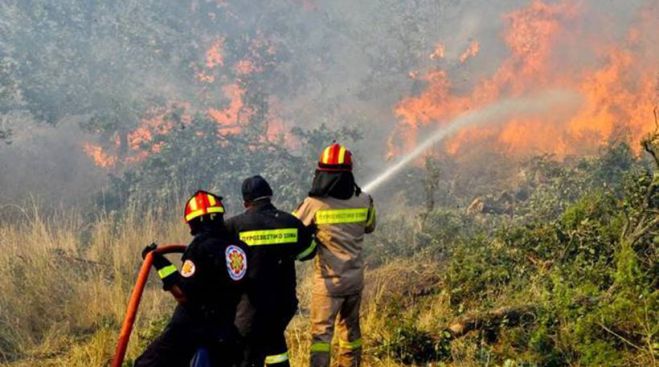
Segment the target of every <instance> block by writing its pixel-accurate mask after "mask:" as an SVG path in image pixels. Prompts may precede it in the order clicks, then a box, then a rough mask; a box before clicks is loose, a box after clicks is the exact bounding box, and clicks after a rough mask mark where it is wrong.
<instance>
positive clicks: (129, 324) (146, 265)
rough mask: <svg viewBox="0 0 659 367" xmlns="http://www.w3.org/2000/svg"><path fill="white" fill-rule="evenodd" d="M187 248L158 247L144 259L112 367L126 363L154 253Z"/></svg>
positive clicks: (118, 366) (169, 252)
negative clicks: (127, 350)
mask: <svg viewBox="0 0 659 367" xmlns="http://www.w3.org/2000/svg"><path fill="white" fill-rule="evenodd" d="M185 248H186V246H185V245H162V246H158V247H157V248H156V249H155V250H154V251H152V252H149V253H148V254H147V255H146V256H145V257H144V261H143V262H142V267H141V268H140V272H139V273H138V275H137V281H136V282H135V287H134V288H133V292H132V293H131V295H130V299H129V301H128V308H127V310H126V316H124V322H123V324H122V325H121V331H120V332H119V340H118V341H117V347H116V349H115V351H114V357H113V358H112V364H111V366H112V367H121V364H122V363H123V362H124V357H125V356H126V349H127V348H128V340H129V339H130V333H131V332H132V331H133V324H134V323H135V317H136V316H137V309H138V307H139V306H140V300H141V299H142V293H143V292H144V286H145V285H146V281H147V280H148V279H149V272H150V271H151V265H152V264H153V253H154V252H155V253H158V254H163V255H164V254H171V253H177V252H178V253H182V252H184V251H185Z"/></svg>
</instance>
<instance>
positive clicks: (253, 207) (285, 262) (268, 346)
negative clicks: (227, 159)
mask: <svg viewBox="0 0 659 367" xmlns="http://www.w3.org/2000/svg"><path fill="white" fill-rule="evenodd" d="M242 194H243V200H244V206H245V208H246V211H245V212H244V213H243V214H240V215H238V216H235V217H233V218H230V219H229V220H227V222H226V227H227V230H228V231H229V232H230V233H233V234H235V236H237V237H239V238H240V239H241V240H242V241H244V242H245V243H246V244H247V245H248V246H249V250H250V251H249V270H248V272H247V277H248V280H249V286H248V292H247V297H243V300H242V302H241V303H240V305H239V307H238V315H237V317H236V325H237V326H238V329H239V330H240V332H241V334H242V335H243V336H244V337H245V344H246V345H245V361H244V362H243V366H250V367H252V366H256V367H262V366H263V365H264V363H265V365H267V366H278V367H284V366H289V360H288V348H287V346H286V338H285V336H284V331H285V330H286V327H287V325H288V323H289V322H290V320H291V319H292V318H293V315H294V314H295V312H296V310H297V304H298V301H297V297H296V294H295V286H296V279H295V260H302V261H304V260H308V259H311V258H312V257H313V256H314V255H315V246H316V244H315V243H314V242H312V235H311V234H312V232H313V231H312V230H309V229H307V228H306V227H305V226H304V225H303V224H302V222H300V221H299V220H298V219H297V218H295V217H294V216H293V215H291V214H289V213H286V212H283V211H281V210H278V209H277V208H276V207H275V206H274V205H272V202H271V197H272V189H271V188H270V185H269V184H268V182H267V181H266V180H265V179H264V178H263V177H261V176H254V177H250V178H247V179H246V180H245V181H244V182H243V185H242Z"/></svg>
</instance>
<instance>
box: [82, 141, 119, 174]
mask: <svg viewBox="0 0 659 367" xmlns="http://www.w3.org/2000/svg"><path fill="white" fill-rule="evenodd" d="M82 150H83V151H84V152H85V153H86V154H87V156H89V157H90V158H91V159H92V160H93V161H94V164H96V166H98V167H101V168H106V169H110V168H114V166H115V165H116V164H117V157H116V156H114V155H112V154H109V153H107V152H106V151H105V150H104V149H103V147H101V146H100V145H96V144H92V143H83V145H82Z"/></svg>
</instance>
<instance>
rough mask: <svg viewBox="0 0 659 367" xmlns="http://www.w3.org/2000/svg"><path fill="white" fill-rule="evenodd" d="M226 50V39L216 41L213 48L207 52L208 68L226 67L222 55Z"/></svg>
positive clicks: (212, 45)
mask: <svg viewBox="0 0 659 367" xmlns="http://www.w3.org/2000/svg"><path fill="white" fill-rule="evenodd" d="M223 49H224V38H218V39H216V40H215V41H214V42H213V43H212V44H211V47H210V48H209V49H208V51H206V67H208V68H209V69H213V68H214V67H216V66H218V65H219V66H223V65H224V56H223V55H222V52H223Z"/></svg>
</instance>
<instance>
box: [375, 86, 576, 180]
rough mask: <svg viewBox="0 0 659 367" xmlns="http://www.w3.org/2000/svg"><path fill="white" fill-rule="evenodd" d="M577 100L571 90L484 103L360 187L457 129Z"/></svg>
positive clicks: (556, 108) (395, 169)
mask: <svg viewBox="0 0 659 367" xmlns="http://www.w3.org/2000/svg"><path fill="white" fill-rule="evenodd" d="M580 100H581V97H580V96H579V95H578V94H575V93H574V92H571V91H548V92H545V93H542V94H539V95H535V96H530V97H526V98H515V99H506V100H502V101H499V102H497V103H494V104H492V105H489V106H485V107H484V108H482V109H479V110H476V111H471V112H468V113H465V114H463V115H460V116H458V117H457V118H456V119H454V120H453V121H450V122H448V123H446V125H445V126H444V127H441V128H439V129H438V130H437V131H436V132H434V133H432V134H431V135H430V136H428V137H427V138H426V139H425V140H423V141H422V142H421V143H420V144H419V145H417V146H416V148H414V150H412V151H411V152H409V153H407V154H406V155H405V156H403V157H402V158H401V159H400V160H399V161H398V162H396V163H395V164H394V165H393V166H391V167H389V168H387V169H386V170H384V172H382V173H381V174H380V175H378V176H377V177H375V178H374V179H372V180H371V181H369V182H368V183H367V184H366V185H365V186H364V190H365V191H373V190H375V189H377V188H378V187H379V186H380V185H382V184H384V183H385V182H387V180H390V179H391V178H392V177H394V175H396V174H397V173H398V172H400V171H401V170H402V169H403V168H405V166H407V165H408V164H410V163H411V162H413V161H414V160H415V159H417V158H418V157H419V156H421V155H422V154H423V153H425V152H426V151H427V150H428V149H430V148H432V146H433V145H435V144H438V143H440V142H441V141H442V140H444V139H446V138H448V137H450V136H451V135H453V134H455V133H457V132H458V131H460V130H461V129H464V128H466V127H477V126H479V125H482V124H488V125H491V124H496V123H501V122H502V121H505V120H506V119H509V118H510V117H511V116H515V117H527V116H533V115H539V114H545V113H547V112H549V111H552V112H553V113H557V111H559V110H562V112H563V113H562V114H563V115H565V113H567V112H568V111H569V110H574V108H575V107H576V106H578V105H579V101H580Z"/></svg>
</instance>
